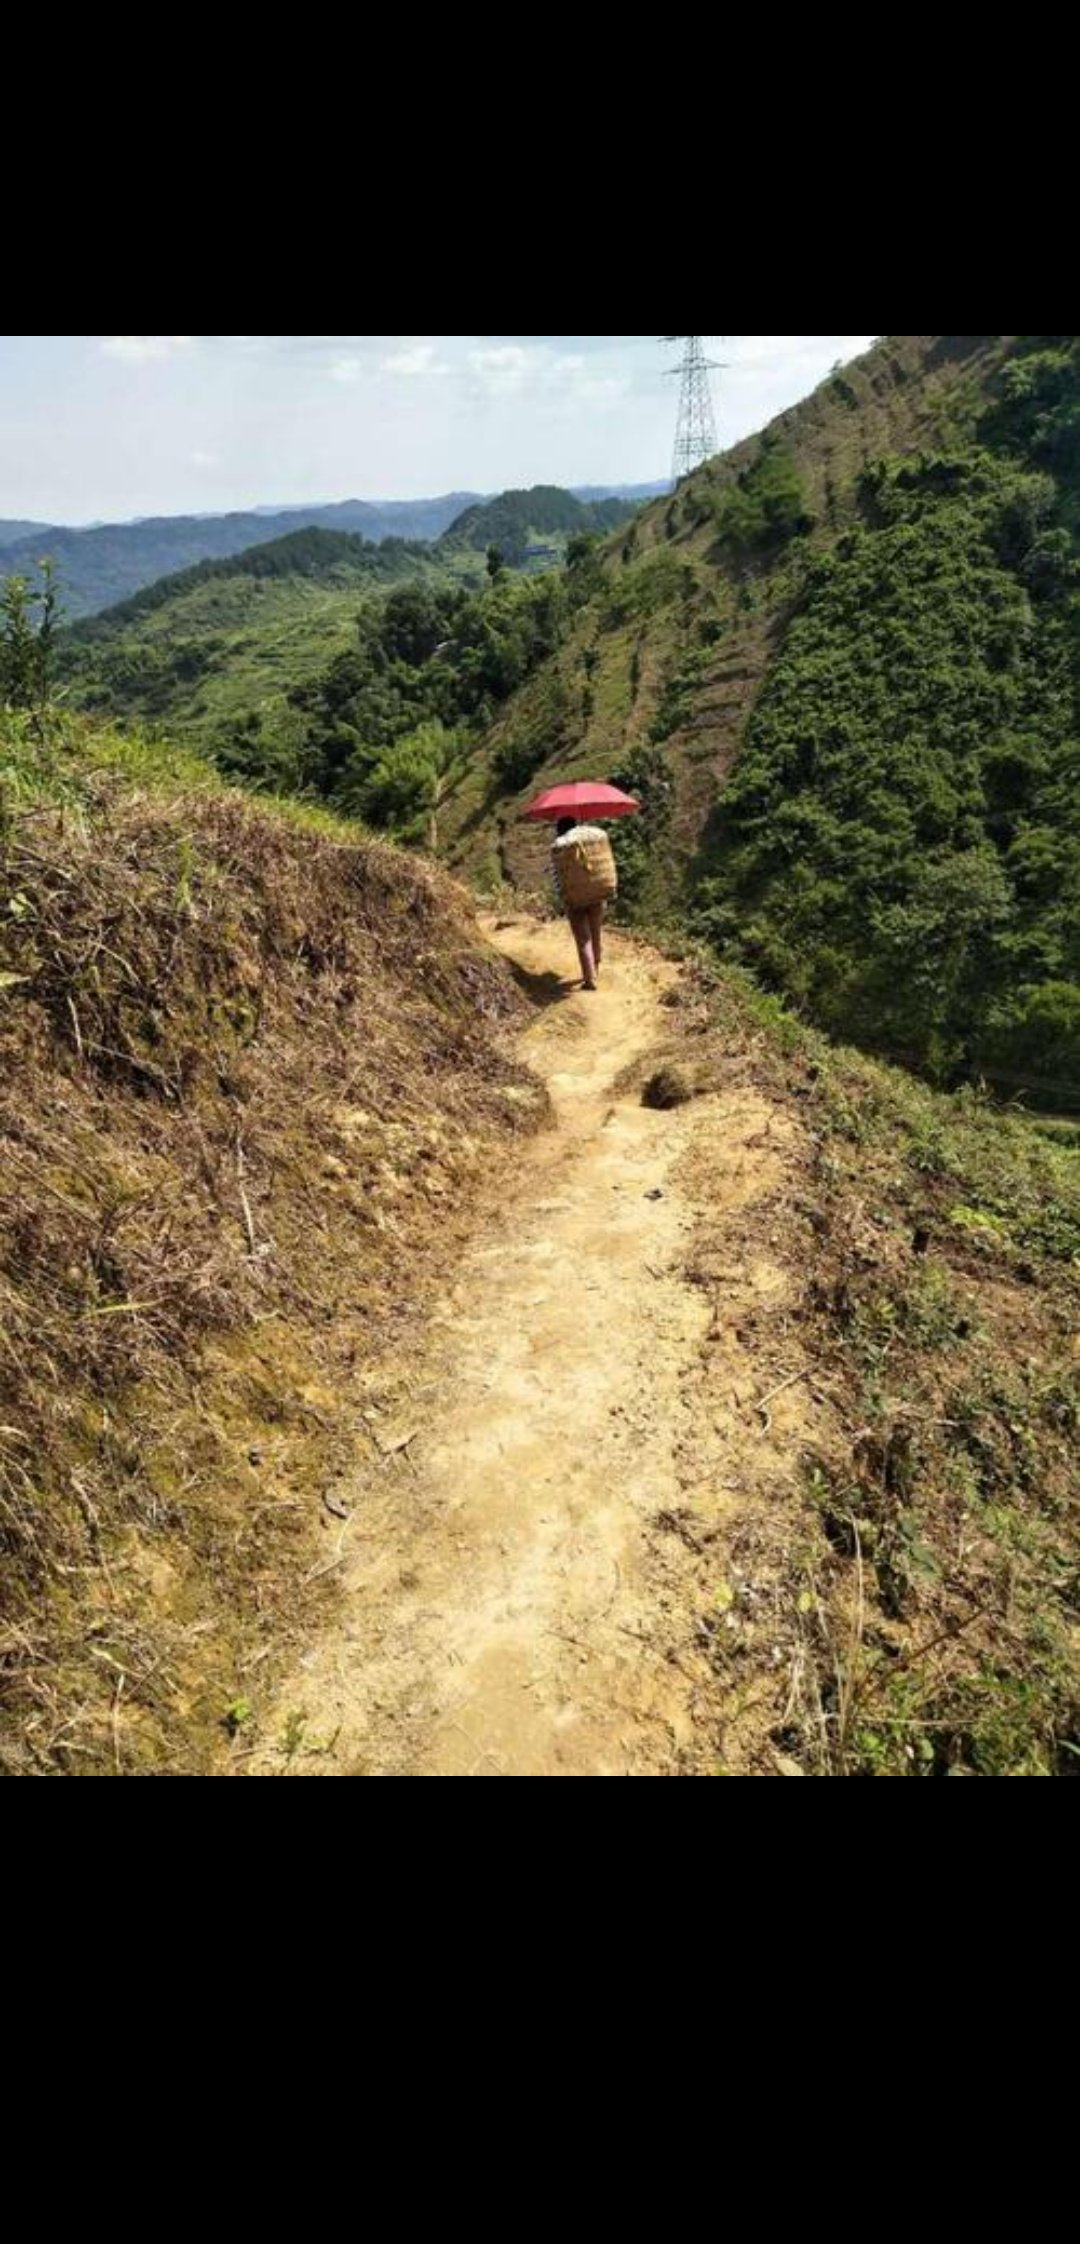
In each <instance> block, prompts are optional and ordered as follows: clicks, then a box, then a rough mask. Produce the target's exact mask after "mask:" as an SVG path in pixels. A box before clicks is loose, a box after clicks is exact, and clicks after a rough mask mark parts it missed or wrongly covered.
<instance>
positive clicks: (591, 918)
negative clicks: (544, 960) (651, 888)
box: [551, 817, 619, 990]
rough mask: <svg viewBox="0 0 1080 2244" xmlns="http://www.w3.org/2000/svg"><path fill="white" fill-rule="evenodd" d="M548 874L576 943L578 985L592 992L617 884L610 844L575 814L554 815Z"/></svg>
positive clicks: (597, 975) (597, 976)
mask: <svg viewBox="0 0 1080 2244" xmlns="http://www.w3.org/2000/svg"><path fill="white" fill-rule="evenodd" d="M551 877H552V882H553V885H554V889H555V894H556V897H557V899H558V901H559V903H560V904H561V905H562V908H563V910H564V911H565V913H566V916H567V918H568V920H569V922H570V927H571V930H572V933H573V937H574V941H575V943H576V944H577V953H578V958H579V959H580V961H581V983H582V988H583V989H587V990H595V988H596V986H597V982H598V979H599V974H600V964H601V959H602V955H603V925H604V915H605V912H606V911H607V907H608V904H609V903H610V902H611V900H612V898H613V897H614V896H616V895H617V894H618V886H619V882H618V874H617V872H616V870H615V858H614V855H613V852H612V847H611V843H610V842H609V840H608V837H607V835H606V834H605V832H604V830H603V828H602V827H601V826H584V825H579V824H578V821H577V819H576V818H569V817H567V818H560V819H559V820H558V823H557V825H556V828H555V840H554V842H553V844H552V849H551Z"/></svg>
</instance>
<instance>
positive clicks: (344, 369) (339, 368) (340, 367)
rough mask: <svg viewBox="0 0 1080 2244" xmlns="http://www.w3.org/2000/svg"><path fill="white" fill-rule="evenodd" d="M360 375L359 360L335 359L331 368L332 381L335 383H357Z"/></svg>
mask: <svg viewBox="0 0 1080 2244" xmlns="http://www.w3.org/2000/svg"><path fill="white" fill-rule="evenodd" d="M360 373H361V366H360V360H359V359H358V358H335V359H334V360H333V362H332V364H331V367H330V379H331V381H333V382H355V381H357V380H358V379H359V376H360Z"/></svg>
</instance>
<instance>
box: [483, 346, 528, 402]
mask: <svg viewBox="0 0 1080 2244" xmlns="http://www.w3.org/2000/svg"><path fill="white" fill-rule="evenodd" d="M540 355H541V354H540V353H539V352H537V351H523V350H522V349H521V347H520V345H519V344H517V343H505V344H503V345H501V346H500V347H499V348H498V349H496V350H491V351H470V352H469V364H470V366H471V367H472V369H473V372H474V374H476V375H477V376H478V377H479V380H480V382H481V384H482V386H483V388H484V389H486V390H488V391H489V392H490V394H491V396H492V397H509V396H511V395H512V393H513V392H514V391H515V390H520V389H522V388H523V386H524V384H525V382H526V380H527V378H528V376H529V375H530V374H531V373H534V372H535V370H536V366H537V364H538V362H539V359H540Z"/></svg>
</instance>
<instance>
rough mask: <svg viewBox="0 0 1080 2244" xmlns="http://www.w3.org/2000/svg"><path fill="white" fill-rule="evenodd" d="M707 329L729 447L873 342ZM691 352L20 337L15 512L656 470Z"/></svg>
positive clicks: (7, 425)
mask: <svg viewBox="0 0 1080 2244" xmlns="http://www.w3.org/2000/svg"><path fill="white" fill-rule="evenodd" d="M705 341H706V346H707V348H708V351H709V353H710V355H711V356H712V357H713V358H714V359H718V360H720V361H722V362H723V363H722V365H721V367H720V368H719V370H717V371H715V372H714V373H713V376H712V382H713V403H714V409H715V413H716V423H717V443H718V447H719V449H721V450H723V449H724V448H725V447H726V446H727V445H729V444H734V443H736V442H737V441H738V439H739V438H740V437H743V436H748V435H749V434H751V432H752V431H753V430H754V429H757V428H760V427H761V426H762V425H763V424H764V423H765V422H766V421H768V420H771V419H772V417H773V415H774V414H776V413H780V412H782V411H783V410H784V408H785V406H788V405H793V404H794V403H795V401H796V400H797V399H798V398H800V397H805V396H806V394H807V392H808V391H809V390H811V389H813V388H814V387H815V385H816V384H817V383H818V382H820V381H821V380H823V379H824V377H825V376H826V375H827V374H828V372H829V370H830V368H831V367H832V366H833V365H834V364H835V363H836V361H837V360H844V359H849V358H854V357H855V356H857V354H858V353H859V352H860V351H864V350H866V349H868V348H869V345H870V343H871V342H872V341H873V337H872V336H869V335H726V336H707V337H706V338H705ZM677 357H678V349H677V347H676V346H672V345H671V344H665V343H661V342H660V340H659V339H658V338H657V337H656V336H655V335H5V336H0V516H3V517H8V518H11V517H29V518H30V519H32V520H34V521H39V522H56V523H85V522H90V521H110V522H117V521H125V520H129V519H131V517H133V516H135V515H147V514H201V513H224V512H228V511H229V510H231V509H235V508H245V507H251V506H270V505H283V506H289V505H314V504H316V503H324V502H326V501H329V500H333V499H411V498H429V497H433V496H434V495H436V494H437V493H440V492H444V491H461V490H475V491H500V490H504V489H506V488H508V487H511V486H521V485H528V484H531V483H558V484H564V485H566V484H581V483H646V482H652V481H655V480H658V479H659V478H661V477H663V476H666V475H667V474H668V473H669V471H670V466H671V453H672V444H673V438H674V431H675V413H676V404H677V393H678V383H677V381H675V380H673V379H671V378H670V376H669V375H668V373H667V369H668V367H669V366H671V365H672V364H673V363H675V362H676V360H677Z"/></svg>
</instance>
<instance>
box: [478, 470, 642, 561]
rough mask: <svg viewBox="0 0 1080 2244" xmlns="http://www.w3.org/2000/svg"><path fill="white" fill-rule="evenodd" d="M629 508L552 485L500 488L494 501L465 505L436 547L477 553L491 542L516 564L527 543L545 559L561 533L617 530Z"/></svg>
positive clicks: (559, 546)
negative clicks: (542, 552)
mask: <svg viewBox="0 0 1080 2244" xmlns="http://www.w3.org/2000/svg"><path fill="white" fill-rule="evenodd" d="M633 512H634V507H633V505H632V504H630V503H628V502H627V501H626V500H625V499H593V500H582V499H577V498H575V497H574V495H573V493H572V492H571V491H561V490H559V489H558V488H557V487H556V486H555V485H554V484H546V483H537V484H534V485H533V488H532V489H531V490H529V491H503V492H502V493H501V494H500V496H499V497H498V498H497V499H489V500H487V501H486V502H485V503H483V504H481V505H479V506H472V507H468V508H467V509H466V511H465V513H464V514H462V515H460V516H459V517H458V519H457V521H456V522H453V523H451V525H450V528H449V529H448V530H445V531H444V532H443V535H442V537H441V538H440V540H439V548H440V550H441V551H447V550H450V551H453V550H455V549H458V548H460V547H469V548H471V549H472V550H473V551H474V552H476V553H483V552H486V551H487V550H488V548H489V547H491V546H497V547H498V550H499V553H500V555H501V557H502V559H503V561H504V562H505V564H506V566H507V567H508V568H520V567H522V566H523V564H524V563H525V562H526V560H527V559H528V558H529V548H530V546H534V545H537V546H545V547H547V548H548V549H549V552H548V555H547V557H548V558H554V557H555V556H556V555H557V554H558V553H560V552H561V550H562V548H563V546H564V544H565V541H566V539H567V537H573V536H574V535H575V534H577V535H581V534H582V533H588V532H590V531H597V532H601V533H602V532H605V531H608V530H614V529H617V528H618V526H619V524H620V523H623V522H626V521H627V520H628V518H629V517H630V515H632V514H633ZM543 557H544V556H538V558H543Z"/></svg>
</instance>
